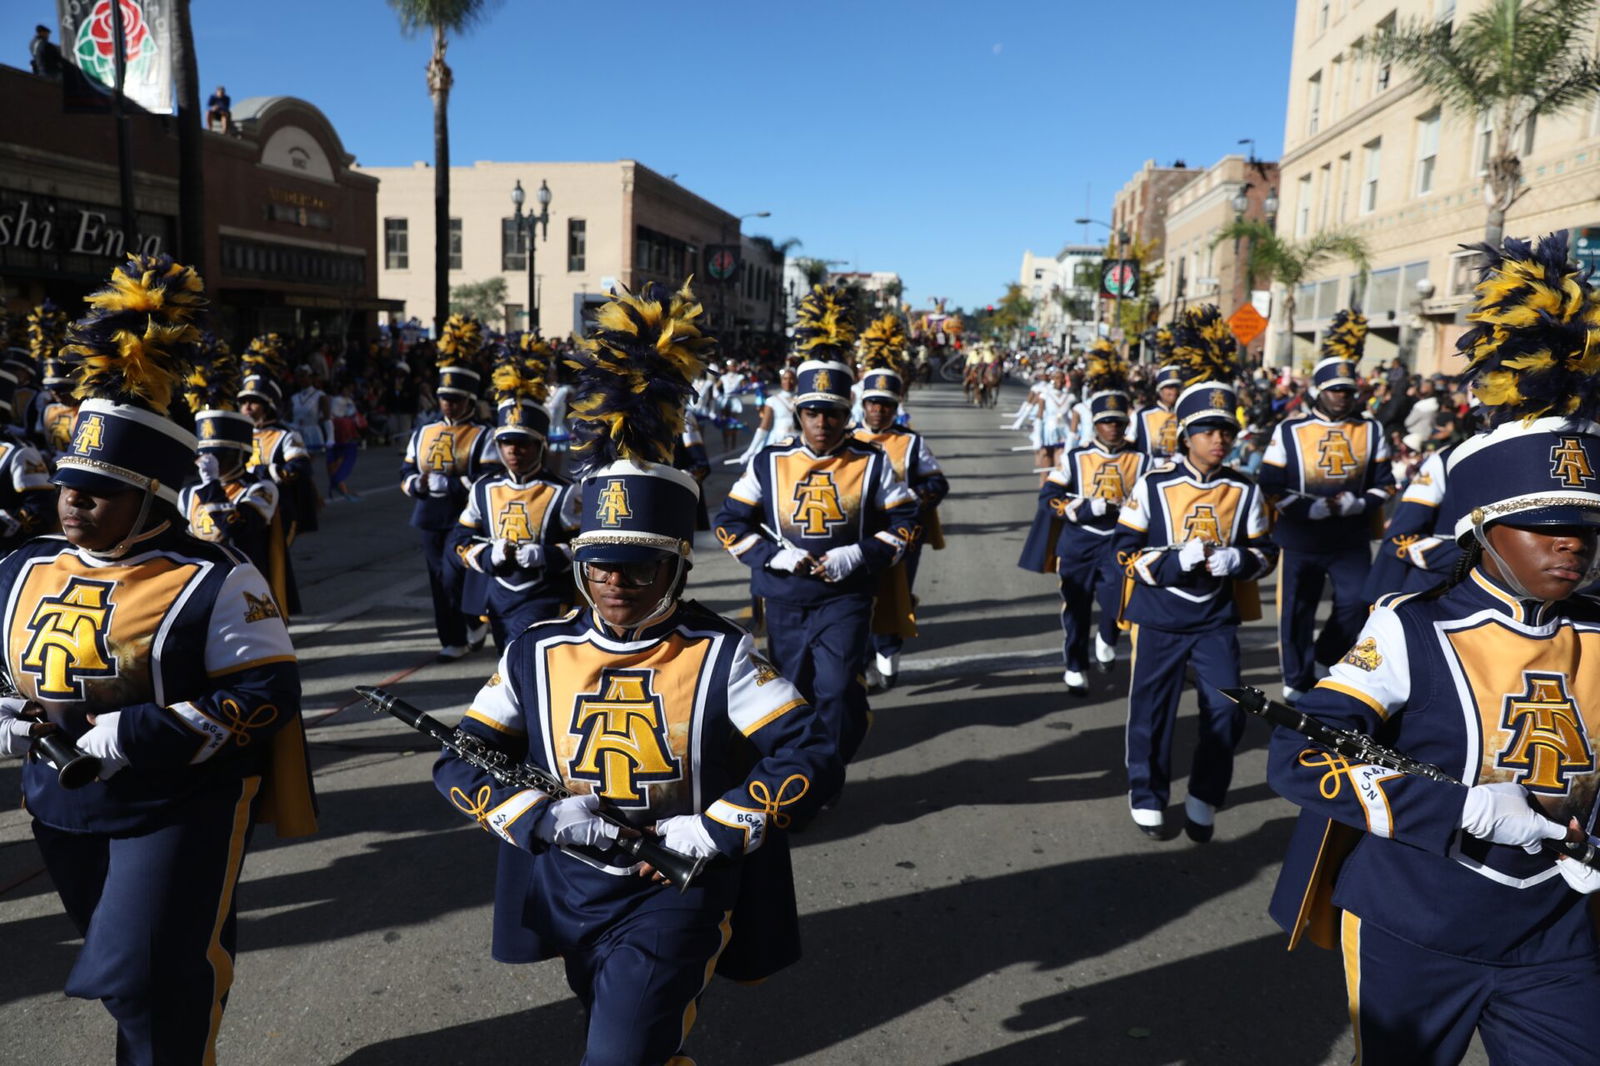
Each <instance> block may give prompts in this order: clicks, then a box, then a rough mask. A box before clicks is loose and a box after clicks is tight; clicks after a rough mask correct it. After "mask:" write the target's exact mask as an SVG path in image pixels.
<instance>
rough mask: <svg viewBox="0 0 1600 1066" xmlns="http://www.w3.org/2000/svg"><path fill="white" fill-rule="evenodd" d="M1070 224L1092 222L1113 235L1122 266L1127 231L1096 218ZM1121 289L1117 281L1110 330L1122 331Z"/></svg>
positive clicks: (1078, 219) (1118, 262)
mask: <svg viewBox="0 0 1600 1066" xmlns="http://www.w3.org/2000/svg"><path fill="white" fill-rule="evenodd" d="M1072 222H1073V225H1077V226H1087V225H1089V224H1090V223H1091V222H1092V223H1094V224H1095V225H1096V226H1104V227H1105V228H1106V230H1107V231H1108V232H1110V233H1113V234H1115V235H1116V238H1117V265H1118V266H1121V265H1122V262H1123V256H1124V255H1126V254H1127V253H1126V251H1125V249H1126V248H1127V246H1128V241H1129V237H1128V231H1127V230H1125V229H1123V228H1122V227H1121V226H1113V225H1112V224H1111V223H1109V222H1102V221H1100V220H1099V219H1098V218H1075V219H1073V220H1072ZM1102 274H1103V272H1102ZM1122 289H1123V284H1122V282H1121V281H1118V282H1117V291H1116V294H1115V301H1114V304H1113V306H1112V309H1111V315H1112V319H1113V321H1112V328H1113V329H1114V330H1118V331H1121V330H1122ZM1121 347H1122V345H1121V342H1120V341H1119V342H1118V348H1119V349H1120V348H1121Z"/></svg>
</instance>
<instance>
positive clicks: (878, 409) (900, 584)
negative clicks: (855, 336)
mask: <svg viewBox="0 0 1600 1066" xmlns="http://www.w3.org/2000/svg"><path fill="white" fill-rule="evenodd" d="M861 341H862V348H863V352H862V360H861V365H862V373H863V375H864V376H863V377H862V390H861V406H862V425H861V428H859V429H857V430H856V431H855V438H856V439H857V440H864V441H867V442H868V443H870V444H876V445H877V446H878V447H880V448H882V449H883V450H884V452H885V454H887V455H888V456H889V463H890V466H892V467H893V469H894V476H895V477H896V478H897V479H899V480H901V481H904V482H905V483H906V484H907V486H909V487H910V489H911V491H912V492H914V493H916V495H917V500H918V506H919V510H918V513H917V524H918V526H919V527H920V528H921V531H922V532H921V534H920V535H919V536H917V537H916V538H915V539H914V540H913V541H912V542H911V543H910V544H909V545H907V547H906V550H905V554H904V555H903V556H902V557H901V559H900V561H899V562H898V563H896V564H895V565H894V566H893V567H891V568H890V569H889V570H887V571H885V575H884V576H885V578H886V579H888V580H890V581H892V582H893V587H892V588H891V589H889V590H888V591H887V594H885V590H884V589H883V586H882V583H881V582H880V586H879V588H880V593H879V604H878V606H879V609H878V610H877V611H875V612H874V615H873V624H872V651H873V661H872V662H871V663H869V664H868V671H867V679H868V683H869V685H870V684H872V683H873V675H874V674H876V675H877V677H876V681H877V683H878V684H881V685H882V686H883V687H884V688H885V689H889V688H893V687H894V683H895V678H896V677H897V676H898V675H899V672H900V651H901V649H902V648H904V647H905V641H906V638H907V637H914V636H916V614H915V607H916V599H915V596H914V594H913V589H914V588H915V586H916V583H917V566H918V564H919V563H920V562H921V561H922V545H923V544H924V543H926V544H928V545H929V546H930V547H932V548H933V550H934V551H939V550H941V549H943V548H944V533H943V531H942V529H941V527H940V525H939V503H940V501H942V500H943V499H944V498H945V496H946V495H948V494H949V492H950V482H949V481H948V480H946V478H945V476H944V471H943V470H941V469H940V468H939V460H937V459H935V458H934V457H933V452H932V451H930V450H929V449H928V441H927V438H925V437H924V436H922V434H920V433H913V432H912V431H911V430H910V429H908V428H906V427H905V426H903V425H901V424H900V422H899V414H900V407H901V400H902V398H903V397H904V395H905V389H906V383H905V369H904V367H905V361H904V352H905V346H906V335H905V328H904V327H903V326H902V325H901V324H900V319H899V318H898V317H897V316H895V315H892V314H891V315H885V316H884V317H883V318H881V319H879V320H878V321H876V322H874V323H872V324H871V325H870V326H868V327H867V329H866V330H865V331H863V333H862V335H861ZM883 615H888V616H890V617H882V616H883Z"/></svg>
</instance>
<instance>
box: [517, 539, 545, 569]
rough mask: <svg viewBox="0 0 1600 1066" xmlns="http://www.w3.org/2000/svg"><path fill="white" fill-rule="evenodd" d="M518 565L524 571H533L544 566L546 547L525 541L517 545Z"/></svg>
mask: <svg viewBox="0 0 1600 1066" xmlns="http://www.w3.org/2000/svg"><path fill="white" fill-rule="evenodd" d="M517 565H518V566H520V567H522V569H524V570H532V569H534V568H535V567H539V566H543V565H544V546H543V545H540V544H535V543H534V542H533V541H531V540H525V541H523V542H522V543H521V544H518V545H517Z"/></svg>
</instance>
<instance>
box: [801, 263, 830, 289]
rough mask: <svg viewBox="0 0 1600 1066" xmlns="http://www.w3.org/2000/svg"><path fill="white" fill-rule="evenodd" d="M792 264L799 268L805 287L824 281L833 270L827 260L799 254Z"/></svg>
mask: <svg viewBox="0 0 1600 1066" xmlns="http://www.w3.org/2000/svg"><path fill="white" fill-rule="evenodd" d="M794 265H795V266H797V267H799V268H800V273H801V274H802V275H803V276H804V277H805V279H806V288H807V289H809V288H810V287H811V286H813V285H821V284H823V283H824V282H826V281H827V280H828V275H829V273H831V272H832V270H833V264H832V263H831V262H829V261H828V260H826V259H812V258H809V257H807V256H801V257H800V258H798V259H796V260H795V261H794Z"/></svg>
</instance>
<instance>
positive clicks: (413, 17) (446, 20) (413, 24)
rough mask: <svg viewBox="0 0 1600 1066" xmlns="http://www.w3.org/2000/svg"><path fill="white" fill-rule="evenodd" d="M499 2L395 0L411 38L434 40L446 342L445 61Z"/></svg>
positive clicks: (436, 252)
mask: <svg viewBox="0 0 1600 1066" xmlns="http://www.w3.org/2000/svg"><path fill="white" fill-rule="evenodd" d="M496 2H497V0H389V6H390V7H392V8H394V12H395V15H397V16H398V17H399V19H400V32H402V33H404V34H405V35H406V36H407V37H411V36H414V35H416V34H418V33H421V32H423V31H424V30H426V31H427V32H429V33H430V34H432V36H433V55H432V57H431V58H429V60H428V95H429V96H430V97H432V98H433V335H434V336H435V337H439V336H443V334H444V320H445V318H446V317H448V316H449V313H450V312H449V307H450V86H451V84H452V83H453V82H454V80H455V76H454V75H453V74H452V73H451V72H450V66H449V64H448V63H446V62H445V61H444V53H445V49H446V48H448V47H449V45H450V35H451V34H457V35H459V34H462V33H465V32H466V31H467V30H468V29H470V28H472V27H473V26H475V25H477V24H478V23H479V22H482V21H483V20H484V19H485V18H486V17H488V14H489V11H490V9H491V8H492V7H493V6H494V4H495V3H496Z"/></svg>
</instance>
